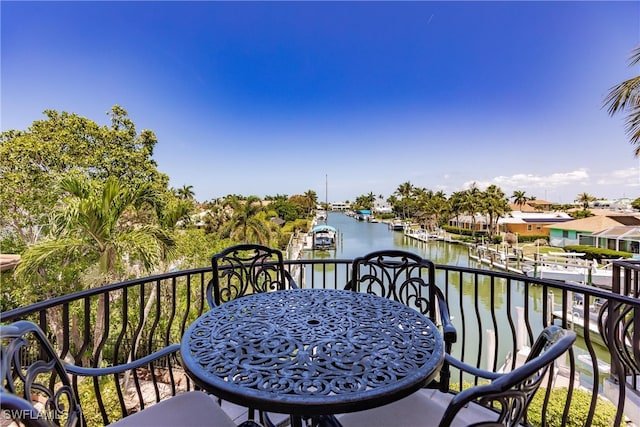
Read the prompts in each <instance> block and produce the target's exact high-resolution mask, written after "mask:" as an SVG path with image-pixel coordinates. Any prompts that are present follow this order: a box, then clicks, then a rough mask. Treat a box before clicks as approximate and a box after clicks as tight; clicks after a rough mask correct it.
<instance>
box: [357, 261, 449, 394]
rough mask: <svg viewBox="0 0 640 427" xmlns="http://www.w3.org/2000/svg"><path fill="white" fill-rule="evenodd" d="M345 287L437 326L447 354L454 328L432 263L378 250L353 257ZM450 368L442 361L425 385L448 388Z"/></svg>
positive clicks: (444, 389) (445, 389) (446, 389)
mask: <svg viewBox="0 0 640 427" xmlns="http://www.w3.org/2000/svg"><path fill="white" fill-rule="evenodd" d="M345 289H349V290H353V291H359V292H367V293H371V294H376V295H379V296H383V297H386V298H389V299H392V300H395V301H398V302H401V303H403V304H405V305H407V306H409V307H413V308H415V309H416V310H418V311H419V312H421V313H422V314H424V315H425V316H427V317H429V318H430V319H431V320H432V321H433V322H434V323H435V324H436V325H439V326H441V329H442V335H443V337H444V343H445V352H446V353H447V354H450V353H451V346H452V345H453V343H454V342H455V341H456V336H457V335H456V329H455V327H454V326H453V324H452V323H451V317H450V316H449V309H448V307H447V302H446V301H445V298H444V295H443V294H442V291H441V290H440V288H438V287H437V285H436V280H435V266H434V264H433V262H431V261H429V260H426V259H424V258H422V257H420V256H419V255H416V254H414V253H413V252H407V251H402V250H395V249H393V250H392V249H390V250H381V251H376V252H371V253H369V254H367V255H364V256H361V257H358V258H355V259H354V260H353V264H352V272H351V280H350V281H349V282H348V284H347V286H346V287H345ZM449 379H450V371H449V365H448V362H447V361H446V360H445V363H444V365H443V366H442V369H441V371H440V377H439V379H437V380H434V381H433V382H432V383H431V384H428V385H427V386H428V387H429V388H438V389H439V390H440V391H448V390H449Z"/></svg>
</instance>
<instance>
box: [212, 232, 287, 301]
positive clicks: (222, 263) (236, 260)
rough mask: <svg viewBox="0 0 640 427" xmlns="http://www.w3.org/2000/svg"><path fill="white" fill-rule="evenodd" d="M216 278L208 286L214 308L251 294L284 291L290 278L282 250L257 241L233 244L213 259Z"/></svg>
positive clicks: (214, 276)
mask: <svg viewBox="0 0 640 427" xmlns="http://www.w3.org/2000/svg"><path fill="white" fill-rule="evenodd" d="M211 263H212V266H213V279H212V280H211V281H210V282H209V284H208V286H207V301H208V302H209V306H210V307H214V306H216V305H220V304H222V303H225V302H227V301H230V300H232V299H235V298H238V297H242V296H244V295H247V294H252V293H258V292H269V291H275V290H283V289H287V287H288V277H289V275H288V274H287V272H286V270H285V268H284V262H283V257H282V252H280V251H279V250H278V249H273V248H270V247H267V246H263V245H257V244H241V245H235V246H230V247H228V248H226V249H225V250H223V251H221V252H219V253H217V254H215V255H214V256H213V257H212V258H211Z"/></svg>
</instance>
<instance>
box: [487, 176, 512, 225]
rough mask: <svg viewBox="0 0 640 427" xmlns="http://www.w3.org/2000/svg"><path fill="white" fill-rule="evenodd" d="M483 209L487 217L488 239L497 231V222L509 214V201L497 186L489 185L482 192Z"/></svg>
mask: <svg viewBox="0 0 640 427" xmlns="http://www.w3.org/2000/svg"><path fill="white" fill-rule="evenodd" d="M483 196H484V199H485V200H484V209H485V212H486V213H487V215H489V237H493V236H494V235H495V233H496V231H497V227H498V220H499V219H500V218H501V217H502V216H503V215H505V214H506V213H507V212H509V211H510V210H511V209H510V208H509V200H508V199H507V198H506V197H505V194H504V192H503V191H502V189H501V188H500V187H498V186H497V185H493V184H492V185H490V186H489V187H487V189H486V190H485V191H484V194H483Z"/></svg>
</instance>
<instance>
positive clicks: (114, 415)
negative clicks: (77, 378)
mask: <svg viewBox="0 0 640 427" xmlns="http://www.w3.org/2000/svg"><path fill="white" fill-rule="evenodd" d="M99 386H100V394H101V396H102V403H103V404H104V407H105V410H106V411H107V416H108V417H109V422H111V423H113V422H115V421H117V420H119V419H121V418H122V412H121V410H120V401H119V400H118V392H117V391H116V385H115V383H114V380H113V377H101V378H100V379H99ZM78 399H79V400H80V405H81V406H82V414H83V415H84V417H85V419H86V420H87V427H100V426H104V422H103V420H102V414H101V412H100V408H99V407H98V400H97V399H96V394H95V391H94V389H93V379H92V378H84V380H83V381H82V382H81V383H80V384H78Z"/></svg>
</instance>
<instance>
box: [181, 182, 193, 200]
mask: <svg viewBox="0 0 640 427" xmlns="http://www.w3.org/2000/svg"><path fill="white" fill-rule="evenodd" d="M177 193H178V196H179V197H180V198H181V199H185V200H193V198H194V196H195V195H196V193H194V191H193V185H186V184H185V185H183V186H182V188H180V189H178V190H177Z"/></svg>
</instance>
